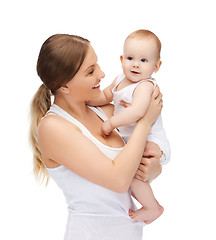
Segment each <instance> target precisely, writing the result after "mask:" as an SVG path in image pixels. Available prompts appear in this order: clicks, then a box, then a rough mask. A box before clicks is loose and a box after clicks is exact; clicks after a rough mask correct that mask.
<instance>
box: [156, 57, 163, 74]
mask: <svg viewBox="0 0 216 240" xmlns="http://www.w3.org/2000/svg"><path fill="white" fill-rule="evenodd" d="M161 64H162V62H161V60H160V59H159V60H158V61H157V62H156V64H155V68H154V72H155V73H156V72H157V71H158V70H159V69H160V66H161Z"/></svg>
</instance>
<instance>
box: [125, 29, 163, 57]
mask: <svg viewBox="0 0 216 240" xmlns="http://www.w3.org/2000/svg"><path fill="white" fill-rule="evenodd" d="M130 38H131V39H133V38H137V39H146V38H148V39H153V41H154V42H155V44H156V46H157V53H158V59H160V52H161V41H160V40H159V38H158V37H157V36H156V35H155V34H154V33H153V32H151V31H149V30H146V29H140V30H137V31H134V32H132V33H131V34H130V35H129V36H128V37H127V38H126V39H125V42H126V41H127V39H130Z"/></svg>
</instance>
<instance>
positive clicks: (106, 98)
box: [87, 79, 116, 106]
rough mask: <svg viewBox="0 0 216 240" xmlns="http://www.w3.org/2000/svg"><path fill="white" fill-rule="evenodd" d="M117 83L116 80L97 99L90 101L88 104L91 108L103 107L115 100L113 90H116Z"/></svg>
mask: <svg viewBox="0 0 216 240" xmlns="http://www.w3.org/2000/svg"><path fill="white" fill-rule="evenodd" d="M115 83H116V79H115V80H114V81H113V82H112V83H111V84H110V85H109V86H108V87H106V88H105V89H104V90H103V91H101V92H100V96H99V97H97V98H96V99H95V100H91V101H88V102H87V104H88V105H90V106H103V105H106V104H108V103H110V102H112V100H113V93H112V89H113V88H114V86H115Z"/></svg>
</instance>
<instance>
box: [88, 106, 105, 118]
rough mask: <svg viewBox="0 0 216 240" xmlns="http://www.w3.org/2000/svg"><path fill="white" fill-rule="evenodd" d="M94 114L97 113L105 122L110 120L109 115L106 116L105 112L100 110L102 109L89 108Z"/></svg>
mask: <svg viewBox="0 0 216 240" xmlns="http://www.w3.org/2000/svg"><path fill="white" fill-rule="evenodd" d="M88 107H89V108H90V109H91V110H92V111H93V112H95V113H96V114H97V115H98V117H100V118H101V119H102V120H103V121H106V120H108V117H107V115H106V114H105V112H104V111H103V110H102V109H101V108H100V107H91V106H88Z"/></svg>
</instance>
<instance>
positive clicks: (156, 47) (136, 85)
mask: <svg viewBox="0 0 216 240" xmlns="http://www.w3.org/2000/svg"><path fill="white" fill-rule="evenodd" d="M160 50H161V43H160V40H159V39H158V37H157V36H156V35H155V34H154V33H152V32H150V31H148V30H138V31H135V32H133V33H131V34H130V35H129V36H128V37H127V38H126V40H125V43H124V51H123V56H121V57H120V59H121V63H122V68H123V72H124V73H123V74H121V75H119V76H118V77H117V78H116V79H115V80H114V81H113V83H112V84H111V85H110V86H108V87H107V88H105V89H104V90H103V91H101V95H100V97H99V98H98V99H97V100H95V101H94V102H89V103H88V104H89V105H94V106H100V105H104V104H107V103H109V102H111V101H113V102H114V105H115V111H114V116H113V117H111V118H110V119H108V120H107V121H105V122H104V123H103V126H102V131H103V133H104V134H105V135H109V134H110V133H111V132H112V131H113V130H114V129H115V128H118V130H119V133H120V135H121V136H122V137H123V139H124V140H125V142H126V143H127V142H128V141H129V138H130V136H131V134H132V132H133V129H134V127H135V124H136V121H137V120H139V119H140V118H141V117H142V116H144V114H145V112H146V110H147V108H148V106H149V103H150V99H151V95H152V92H153V91H154V88H155V86H156V81H155V79H153V78H152V77H151V76H152V74H153V73H156V72H157V71H158V70H159V68H160V66H161V60H160ZM121 101H124V102H126V103H130V106H129V107H127V108H125V107H124V106H123V104H122V103H121ZM147 140H148V141H151V142H155V143H156V144H158V145H159V147H160V143H161V142H163V140H164V141H165V142H166V141H167V139H166V135H165V132H164V130H163V126H162V119H161V116H160V117H159V118H158V120H157V121H156V122H155V124H154V125H153V127H152V130H151V133H150V134H149V137H148V139H147ZM167 144H168V141H167ZM161 149H163V148H161ZM162 156H163V157H162V158H161V159H162V160H165V157H166V156H165V155H164V153H163V155H162ZM131 190H132V195H133V196H134V197H135V198H136V199H137V201H138V202H139V203H140V204H141V205H142V206H143V207H142V208H141V209H139V210H136V211H133V210H131V209H130V211H129V216H130V217H131V218H132V219H134V220H135V221H144V222H145V223H151V222H152V221H154V220H155V219H156V218H158V217H159V216H160V215H161V214H162V213H163V207H162V206H160V205H159V203H158V202H157V200H156V199H155V197H154V195H153V192H152V190H151V187H150V185H149V183H148V182H143V181H141V180H138V179H136V178H134V179H133V181H132V183H131Z"/></svg>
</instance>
